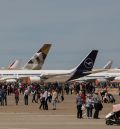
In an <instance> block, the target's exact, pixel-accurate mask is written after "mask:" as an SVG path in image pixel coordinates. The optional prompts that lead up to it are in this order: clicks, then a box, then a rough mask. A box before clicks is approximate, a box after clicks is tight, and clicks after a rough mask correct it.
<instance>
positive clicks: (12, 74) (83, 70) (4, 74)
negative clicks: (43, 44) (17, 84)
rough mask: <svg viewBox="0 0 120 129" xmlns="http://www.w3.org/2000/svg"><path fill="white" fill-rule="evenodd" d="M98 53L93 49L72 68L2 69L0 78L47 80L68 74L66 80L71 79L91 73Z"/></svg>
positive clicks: (2, 79)
mask: <svg viewBox="0 0 120 129" xmlns="http://www.w3.org/2000/svg"><path fill="white" fill-rule="evenodd" d="M97 54H98V50H92V51H91V52H90V53H89V54H88V55H87V56H86V57H85V59H83V61H82V62H81V63H80V64H79V65H78V66H76V67H75V68H73V69H70V70H25V69H24V70H0V80H1V81H4V80H7V79H16V80H19V79H22V78H30V77H38V78H39V79H40V80H47V79H49V78H51V77H55V76H62V75H68V77H69V78H68V79H67V80H66V81H69V80H71V79H76V78H79V77H83V76H85V75H88V74H90V73H91V72H90V71H91V70H92V68H93V66H94V62H95V60H96V56H97ZM56 81H57V80H56Z"/></svg>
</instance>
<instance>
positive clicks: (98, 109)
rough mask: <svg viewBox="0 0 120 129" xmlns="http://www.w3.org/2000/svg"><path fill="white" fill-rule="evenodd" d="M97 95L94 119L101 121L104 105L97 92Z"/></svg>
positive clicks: (95, 97)
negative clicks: (100, 115) (100, 116)
mask: <svg viewBox="0 0 120 129" xmlns="http://www.w3.org/2000/svg"><path fill="white" fill-rule="evenodd" d="M95 94H96V96H94V98H93V99H94V109H95V112H94V115H93V118H94V119H99V112H100V111H101V110H102V108H103V105H102V103H101V100H100V98H99V96H98V93H97V92H96V93H95Z"/></svg>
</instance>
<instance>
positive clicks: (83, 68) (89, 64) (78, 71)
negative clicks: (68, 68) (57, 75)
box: [69, 50, 98, 80]
mask: <svg viewBox="0 0 120 129" xmlns="http://www.w3.org/2000/svg"><path fill="white" fill-rule="evenodd" d="M97 53H98V50H92V51H91V52H90V53H89V54H88V55H87V57H85V58H84V59H83V61H82V62H81V63H80V64H79V65H78V66H77V67H75V68H74V69H73V74H72V76H71V77H70V79H69V80H72V79H77V78H79V77H82V76H85V75H87V74H88V73H87V72H88V71H91V70H92V68H93V66H94V63H95V60H96V56H97Z"/></svg>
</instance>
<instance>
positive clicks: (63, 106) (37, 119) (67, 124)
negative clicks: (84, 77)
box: [0, 94, 120, 129]
mask: <svg viewBox="0 0 120 129" xmlns="http://www.w3.org/2000/svg"><path fill="white" fill-rule="evenodd" d="M75 97H76V96H75V95H74V94H72V95H70V94H69V95H65V100H64V101H63V102H60V103H57V110H52V104H51V103H50V104H49V109H48V110H40V109H39V104H37V103H32V102H31V96H30V97H29V105H28V106H25V105H24V101H23V95H21V96H20V102H19V105H17V106H16V105H15V102H14V95H10V96H8V104H7V106H0V129H96V128H97V129H108V128H114V129H118V128H120V127H119V126H117V125H112V126H108V125H106V124H105V116H106V115H107V114H108V113H109V112H111V111H112V106H113V104H111V103H107V104H103V110H102V111H101V112H100V119H87V117H86V114H85V113H84V115H83V119H77V117H76V104H75ZM115 97H116V100H117V101H116V103H120V97H119V96H118V95H115Z"/></svg>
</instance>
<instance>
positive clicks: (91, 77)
mask: <svg viewBox="0 0 120 129" xmlns="http://www.w3.org/2000/svg"><path fill="white" fill-rule="evenodd" d="M111 67H112V60H110V61H108V62H107V64H106V65H105V66H104V67H103V68H101V70H103V71H100V72H97V73H91V74H89V75H87V76H84V77H81V78H77V79H74V80H71V81H76V82H83V81H95V80H96V79H98V80H101V81H102V80H104V78H103V77H102V76H100V73H103V72H106V71H107V70H108V69H111ZM96 70H100V69H93V70H92V71H96Z"/></svg>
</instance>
